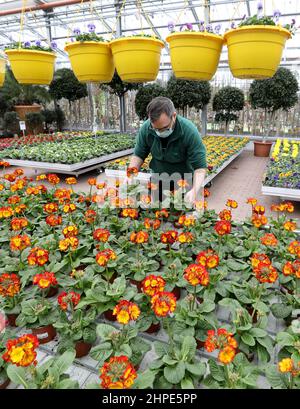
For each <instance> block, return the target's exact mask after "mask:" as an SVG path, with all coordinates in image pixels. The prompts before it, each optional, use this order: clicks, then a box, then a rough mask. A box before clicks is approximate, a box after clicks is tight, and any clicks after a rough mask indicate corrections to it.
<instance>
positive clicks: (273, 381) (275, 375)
mask: <svg viewBox="0 0 300 409" xmlns="http://www.w3.org/2000/svg"><path fill="white" fill-rule="evenodd" d="M266 376H267V379H268V381H269V382H270V385H271V386H272V387H273V388H274V389H285V384H284V381H283V379H282V377H281V374H280V373H279V372H278V370H277V367H276V366H270V367H268V368H267V369H266Z"/></svg>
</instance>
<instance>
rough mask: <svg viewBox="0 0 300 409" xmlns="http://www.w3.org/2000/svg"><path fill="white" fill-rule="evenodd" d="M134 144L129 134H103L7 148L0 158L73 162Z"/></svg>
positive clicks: (82, 160) (123, 148) (99, 155)
mask: <svg viewBox="0 0 300 409" xmlns="http://www.w3.org/2000/svg"><path fill="white" fill-rule="evenodd" d="M133 146H134V138H133V137H132V136H129V135H122V134H118V135H103V136H101V137H100V138H95V137H94V136H87V137H78V138H74V137H73V138H67V140H62V141H61V142H47V143H40V144H38V145H35V146H23V147H19V148H18V149H14V148H9V149H5V150H3V151H1V152H0V158H6V159H22V160H26V159H27V160H31V161H37V162H48V163H62V164H73V163H79V162H84V161H86V160H88V159H93V158H97V157H101V156H104V155H106V154H109V153H113V152H118V151H122V150H125V149H127V148H132V147H133Z"/></svg>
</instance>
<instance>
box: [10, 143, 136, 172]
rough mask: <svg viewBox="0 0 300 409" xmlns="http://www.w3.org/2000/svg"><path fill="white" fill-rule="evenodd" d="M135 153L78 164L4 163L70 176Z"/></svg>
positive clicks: (103, 157) (24, 161)
mask: <svg viewBox="0 0 300 409" xmlns="http://www.w3.org/2000/svg"><path fill="white" fill-rule="evenodd" d="M132 153H133V148H130V149H126V150H123V151H119V152H114V153H111V154H109V155H104V156H100V157H98V158H93V159H89V160H86V161H84V162H78V163H73V164H64V163H51V162H38V161H31V160H20V159H3V160H4V161H7V162H9V163H10V164H11V165H13V166H20V167H23V168H32V169H35V173H37V172H38V170H39V169H42V170H43V171H50V172H56V173H66V174H70V175H75V176H76V177H78V175H80V174H82V173H85V172H89V171H90V170H93V169H97V168H99V166H100V165H102V164H103V163H106V162H109V161H111V160H114V159H118V158H121V157H123V156H126V155H131V154H132Z"/></svg>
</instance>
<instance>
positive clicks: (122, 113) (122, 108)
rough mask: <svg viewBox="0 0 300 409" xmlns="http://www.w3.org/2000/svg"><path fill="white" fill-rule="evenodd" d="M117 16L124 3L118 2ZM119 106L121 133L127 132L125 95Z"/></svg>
mask: <svg viewBox="0 0 300 409" xmlns="http://www.w3.org/2000/svg"><path fill="white" fill-rule="evenodd" d="M115 6H116V16H117V17H118V16H119V13H120V9H121V7H122V2H120V1H116V3H115ZM121 19H122V15H120V16H119V18H118V21H117V37H121V35H122V20H121ZM119 106H120V132H126V103H125V95H124V94H123V95H120V96H119Z"/></svg>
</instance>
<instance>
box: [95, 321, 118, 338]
mask: <svg viewBox="0 0 300 409" xmlns="http://www.w3.org/2000/svg"><path fill="white" fill-rule="evenodd" d="M115 331H118V330H117V329H116V328H115V327H113V326H112V325H109V324H98V325H97V327H96V332H97V335H99V337H100V338H102V339H110V336H111V333H112V332H115Z"/></svg>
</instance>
